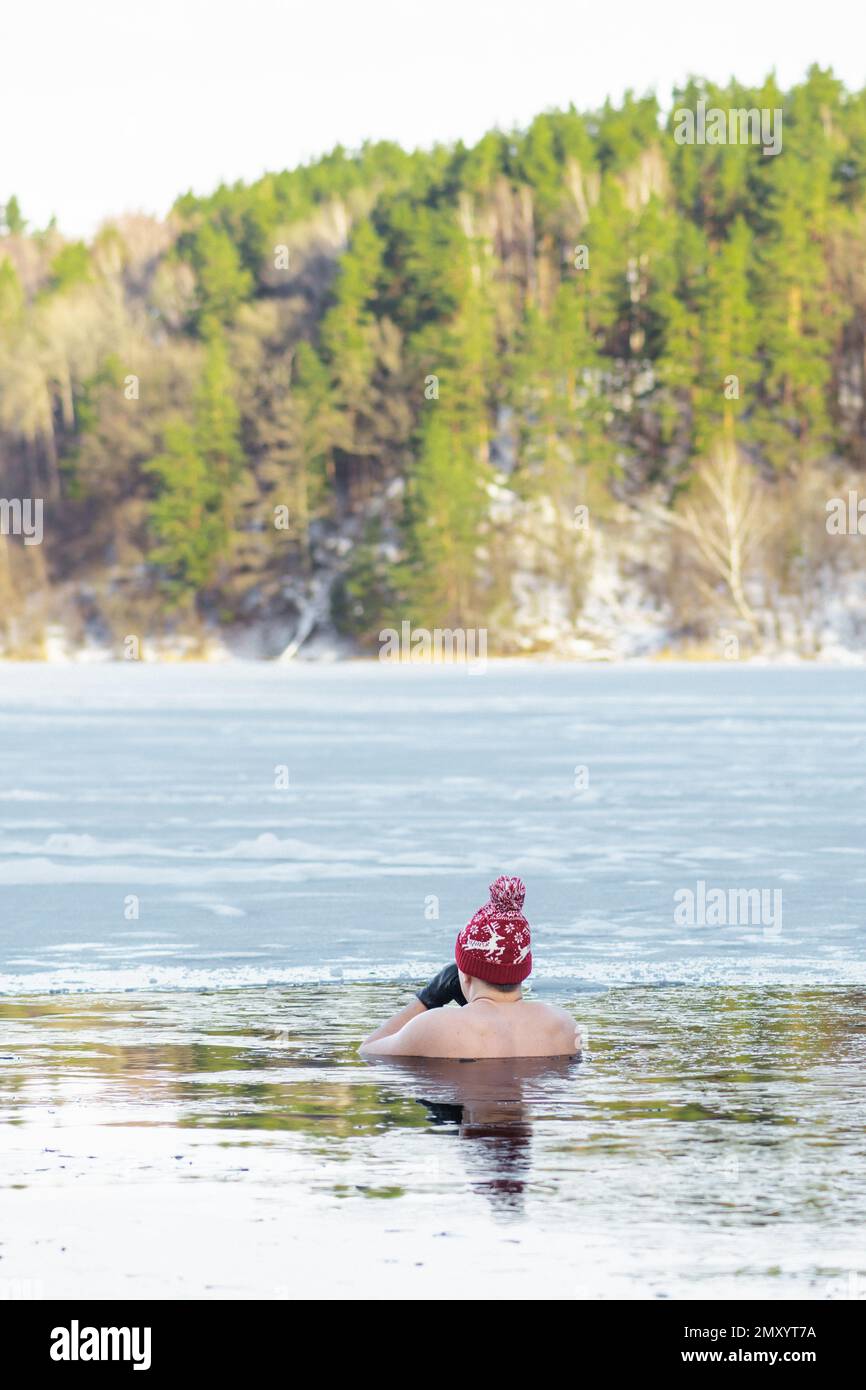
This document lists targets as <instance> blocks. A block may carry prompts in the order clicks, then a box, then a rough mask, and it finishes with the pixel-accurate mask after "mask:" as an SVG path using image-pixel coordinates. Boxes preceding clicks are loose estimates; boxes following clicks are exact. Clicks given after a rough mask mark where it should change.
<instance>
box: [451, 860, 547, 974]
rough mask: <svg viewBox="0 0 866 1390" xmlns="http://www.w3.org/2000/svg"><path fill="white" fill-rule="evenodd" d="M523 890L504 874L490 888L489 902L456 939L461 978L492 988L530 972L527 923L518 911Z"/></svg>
mask: <svg viewBox="0 0 866 1390" xmlns="http://www.w3.org/2000/svg"><path fill="white" fill-rule="evenodd" d="M525 896H526V889H525V888H524V886H523V884H522V883H521V882H520V879H519V878H506V877H505V876H504V875H503V876H502V877H501V878H498V879H497V880H496V882H495V883H491V885H490V901H489V902H487V903H485V904H484V906H483V907H480V908H479V909H478V911H477V912H476V914H475V916H474V917H473V918H472V921H471V922H470V923H469V924H468V926H465V927H464V928H463V930H462V932H460V933H459V935H458V937H457V945H456V947H455V950H454V956H455V959H456V961H457V965H458V967H459V968H460V969H461V970H462V971H463V973H464V975H472V976H473V978H474V979H476V980H489V981H490V982H491V984H495V985H516V984H519V983H520V981H521V980H525V979H526V977H527V975H528V974H529V973H530V971H531V970H532V954H531V952H530V949H529V946H530V942H529V923H528V922H527V920H526V918H525V917H524V915H523V913H522V912H521V910H520V909H521V908H522V907H523V899H524V898H525Z"/></svg>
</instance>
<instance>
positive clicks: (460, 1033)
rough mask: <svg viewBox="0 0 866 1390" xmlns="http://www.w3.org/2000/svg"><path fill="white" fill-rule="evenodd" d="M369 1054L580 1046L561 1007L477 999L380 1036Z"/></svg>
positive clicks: (479, 1053)
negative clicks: (373, 1052) (373, 1051)
mask: <svg viewBox="0 0 866 1390" xmlns="http://www.w3.org/2000/svg"><path fill="white" fill-rule="evenodd" d="M370 1050H371V1051H372V1050H374V1049H372V1048H371V1049H370ZM375 1051H376V1052H379V1053H382V1054H385V1055H387V1054H390V1055H392V1056H404V1057H567V1056H574V1055H575V1053H577V1052H579V1051H580V1045H579V1043H578V1042H577V1041H576V1037H575V1022H574V1019H573V1018H572V1017H571V1015H570V1014H567V1013H566V1012H565V1010H564V1009H559V1008H556V1007H555V1006H553V1005H550V1004H537V1003H532V1002H529V1001H527V1000H525V999H521V1000H520V1001H519V1002H517V1003H499V1002H494V1001H492V1000H490V999H488V998H482V999H477V1000H474V1001H473V1002H472V1003H470V1004H467V1005H466V1007H465V1008H462V1009H461V1008H457V1007H449V1008H446V1009H432V1010H430V1011H429V1012H428V1013H425V1014H421V1015H419V1016H418V1017H417V1018H413V1019H411V1020H410V1021H409V1022H408V1023H407V1024H406V1025H405V1026H404V1027H403V1028H401V1029H400V1031H399V1032H398V1033H395V1034H393V1035H392V1036H391V1037H390V1038H382V1039H381V1040H380V1042H379V1043H378V1044H377V1045H376V1046H375Z"/></svg>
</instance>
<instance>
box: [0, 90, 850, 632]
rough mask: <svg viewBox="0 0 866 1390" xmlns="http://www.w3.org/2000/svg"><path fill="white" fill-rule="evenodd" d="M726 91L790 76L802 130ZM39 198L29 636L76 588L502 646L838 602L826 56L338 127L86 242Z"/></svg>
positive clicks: (792, 623) (846, 171) (163, 617)
mask: <svg viewBox="0 0 866 1390" xmlns="http://www.w3.org/2000/svg"><path fill="white" fill-rule="evenodd" d="M702 100H705V101H706V102H708V103H710V104H712V105H714V106H717V107H719V108H723V109H728V108H731V109H742V108H760V109H770V110H780V111H782V112H783V115H784V139H783V142H782V145H781V148H780V150H779V152H778V153H776V154H770V155H767V154H765V153H764V151H763V149H762V147H761V146H760V145H756V144H751V143H736V144H733V143H730V144H729V143H726V144H711V143H706V144H697V143H694V144H688V143H680V142H679V141H678V139H676V138H675V129H676V118H675V109H676V108H689V109H692V108H694V107H696V105H697V104H698V103H699V102H700V101H702ZM25 214H26V209H23V210H22V209H21V208H19V206H18V203H17V201H16V199H15V198H14V197H10V198H9V199H8V201H7V202H6V204H5V220H4V222H3V226H2V235H0V494H2V496H4V497H6V498H12V497H19V498H25V497H26V498H34V497H41V498H44V508H45V522H44V542H43V543H42V544H41V545H38V546H37V545H33V546H26V545H24V544H23V543H20V541H19V540H18V539H17V538H14V537H10V538H9V539H8V540H5V541H4V540H0V643H2V645H3V647H4V648H5V650H7V651H8V652H18V653H23V654H28V653H29V654H36V653H37V652H38V651H39V650H40V644H41V643H43V642H44V635H45V632H46V631H48V630H50V628H51V626H52V625H60V626H62V627H63V628H64V630H65V631H66V632H67V633H68V634H69V635H70V637H71V640H72V641H73V642H74V643H81V642H83V641H85V640H90V641H95V642H97V643H101V644H103V645H107V646H115V647H116V646H117V645H118V644H119V643H120V642H122V640H123V637H124V636H125V635H127V634H130V633H139V634H147V635H152V636H153V635H157V634H159V633H166V632H175V633H185V634H187V635H195V634H196V633H199V634H200V633H202V632H204V631H211V632H221V633H223V634H226V635H235V636H237V635H238V634H243V633H249V632H252V631H255V632H258V633H259V634H264V635H262V636H261V640H260V642H259V647H258V649H259V650H261V651H262V652H265V653H267V652H271V653H273V652H276V651H278V650H280V649H282V648H283V647H284V646H285V645H286V643H287V642H289V641H290V640H291V639H292V638H293V637H294V638H295V639H296V642H297V641H300V640H303V638H304V637H306V636H307V634H309V633H313V632H315V631H317V630H318V631H319V632H329V633H338V634H342V636H343V637H344V638H345V639H346V641H347V643H351V644H354V645H355V646H356V647H360V648H361V649H365V648H367V649H374V648H375V646H376V642H377V637H378V633H379V631H380V629H382V628H383V627H386V626H389V627H399V625H400V623H401V622H402V621H404V620H407V619H408V620H409V621H411V622H412V623H416V624H419V625H422V626H424V627H426V628H430V629H432V628H436V627H454V626H460V627H463V628H466V627H485V628H487V629H489V632H490V650H491V652H509V651H520V650H527V649H544V648H546V647H547V648H549V647H553V648H554V649H563V650H570V649H574V650H583V649H586V650H596V649H602V650H604V649H609V648H611V647H612V648H613V649H616V645H617V644H616V641H615V635H616V633H618V632H619V633H628V632H632V633H634V634H635V636H634V641H633V643H632V647H633V648H635V647H639V646H640V643H641V642H648V643H650V645H652V644H655V646H656V647H659V646H663V645H665V644H666V643H667V644H668V645H673V646H682V645H683V644H699V643H704V644H706V643H710V644H712V642H714V641H715V640H716V637H717V634H718V633H719V631H720V627H721V628H724V629H730V631H731V632H732V633H734V634H735V636H736V640H737V641H740V642H744V643H745V644H746V646H747V648H749V649H754V648H760V647H762V646H763V647H767V646H768V645H769V646H772V645H773V644H776V645H777V646H779V645H780V646H786V647H789V648H790V647H793V648H795V649H797V650H800V651H805V652H816V651H819V650H821V648H822V645H823V644H826V642H827V641H828V640H830V641H831V643H832V641H833V640H838V639H839V628H838V624H837V626H836V627H835V628H834V627H833V623H832V621H831V620H830V619H828V616H827V614H828V604H829V603H830V602H831V598H830V597H828V596H835V598H833V599H832V601H833V602H838V596H839V594H840V593H842V592H843V591H844V592H846V593H849V592H854V593H856V585H857V584H858V583H859V578H860V574H861V572H862V562H859V563H858V553H859V552H858V551H857V547H856V539H852V538H851V537H847V538H845V539H842V540H840V539H838V538H836V537H834V536H831V535H830V534H828V530H827V527H826V525H825V503H826V500H827V499H828V498H830V497H832V496H833V495H834V494H836V493H838V492H839V490H840V488H843V487H846V488H847V487H850V486H856V481H857V477H858V476H859V474H860V472H861V471H862V470H863V468H864V465H866V429H864V426H866V382H864V376H866V266H864V261H863V246H864V242H866V91H864V92H859V93H853V94H852V93H849V92H847V91H846V90H845V89H844V87H843V86H842V84H841V83H840V82H839V81H838V80H836V79H835V78H834V77H833V75H832V74H831V73H829V72H825V71H822V70H820V69H818V68H813V69H812V70H811V71H810V73H809V74H808V76H807V77H806V79H805V80H804V81H803V82H802V83H801V84H799V85H798V86H796V87H794V88H792V89H791V90H790V91H789V92H787V93H783V92H781V91H780V90H778V88H777V87H776V85H775V82H774V81H773V80H772V79H768V81H767V82H766V83H765V84H764V86H763V87H762V88H761V89H760V90H747V89H744V88H741V87H739V86H738V85H736V84H732V85H731V86H729V87H728V88H725V89H720V88H715V87H712V86H709V85H707V84H704V83H701V82H697V81H693V82H691V83H689V85H688V86H687V87H686V88H684V89H683V90H682V91H680V92H677V93H675V99H674V102H673V105H672V108H671V111H670V113H668V114H666V115H665V114H663V113H662V111H661V110H660V107H659V105H658V103H657V101H656V99H655V98H654V97H649V96H648V97H635V96H633V95H627V96H626V97H625V98H624V100H623V101H622V102H621V103H620V104H619V105H615V104H613V103H608V104H606V105H605V106H604V108H603V109H602V110H600V111H597V112H594V113H589V114H581V113H579V112H578V111H577V110H575V109H574V108H571V109H569V110H567V111H554V112H550V113H548V114H545V115H541V116H539V117H538V118H537V119H536V120H534V121H533V122H532V124H531V125H530V126H529V128H528V129H526V130H523V131H517V132H502V131H492V132H490V133H489V134H487V135H485V136H484V138H483V139H481V140H480V141H479V142H478V144H476V145H475V146H473V147H471V148H469V147H465V146H464V145H462V144H457V145H456V146H447V147H446V146H439V147H436V148H434V149H432V150H429V151H418V152H414V153H407V152H405V151H403V150H402V149H400V148H399V147H398V146H396V145H394V144H390V143H378V144H370V145H368V146H365V147H364V148H363V149H362V150H360V151H358V152H355V153H350V152H347V151H345V150H343V149H339V148H338V149H336V150H334V151H333V153H331V154H329V155H327V156H326V157H324V158H322V159H320V160H318V161H316V162H315V163H312V164H310V165H307V166H305V167H302V168H298V169H295V170H291V171H287V172H283V173H275V174H269V175H267V176H265V177H263V178H261V179H260V180H258V181H257V182H255V183H253V184H251V185H243V184H236V185H233V186H231V187H222V188H219V189H218V190H217V191H216V192H215V193H214V194H213V195H212V196H210V197H194V196H193V195H191V194H189V195H186V196H184V197H181V198H180V199H179V200H178V201H177V203H176V205H175V207H174V209H173V211H172V213H171V215H170V216H169V218H168V219H166V221H165V222H159V221H156V220H153V219H148V218H145V217H137V216H136V217H123V218H119V219H117V220H115V221H112V222H108V223H106V224H105V225H104V226H103V227H102V228H101V230H100V231H99V232H98V234H97V235H96V236H95V237H94V239H93V240H92V242H91V243H90V244H84V243H82V242H69V241H66V240H64V238H63V237H62V236H61V235H60V233H59V232H58V231H57V229H56V228H55V227H53V226H52V227H49V228H47V229H45V230H37V229H29V228H28V226H27V224H26V221H25ZM852 586H854V587H853V589H852ZM846 611H848V613H849V617H850V616H851V613H854V618H852V619H851V621H852V622H854V629H852V630H858V629H857V626H856V625H857V623H858V622H860V621H861V617H860V616H858V615H862V611H863V609H862V604H861V606H860V608H859V609H858V608H857V604H856V603H854V604H853V607H852V604H851V603H848V604H847V609H846ZM828 624H829V630H830V638H829V639H828V637H827V632H828ZM611 634H614V637H613V638H612V636H611ZM569 643H571V644H572V645H571V647H570V646H569Z"/></svg>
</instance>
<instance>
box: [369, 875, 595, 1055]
mask: <svg viewBox="0 0 866 1390" xmlns="http://www.w3.org/2000/svg"><path fill="white" fill-rule="evenodd" d="M525 895H526V889H525V888H524V886H523V884H522V883H521V881H520V879H519V878H506V877H504V876H503V877H501V878H498V879H497V880H496V882H495V883H492V884H491V885H490V900H489V902H486V903H485V904H484V906H483V907H481V908H479V910H478V911H477V912H476V914H475V916H474V917H473V918H472V920H471V922H469V924H468V926H465V927H464V928H463V930H462V931H461V932H460V933H459V935H458V937H457V944H456V947H455V951H454V955H455V964H453V965H446V966H445V968H444V970H440V972H439V974H438V975H435V976H434V977H433V979H432V980H431V981H430V983H429V985H426V986H425V988H424V989H422V990H420V991H419V993H418V995H417V996H416V998H415V999H414V1000H413V1001H412V1003H411V1004H408V1005H407V1006H406V1008H405V1009H401V1010H400V1012H399V1013H396V1014H394V1016H393V1018H389V1019H388V1021H387V1023H383V1024H382V1026H381V1028H377V1029H376V1031H375V1032H374V1033H371V1034H370V1036H369V1037H368V1038H365V1039H364V1041H363V1042H362V1043H361V1049H360V1050H361V1053H362V1054H363V1055H364V1056H366V1057H473V1058H474V1057H563V1056H574V1055H575V1054H576V1053H578V1052H580V1035H579V1032H578V1030H577V1028H576V1025H575V1022H574V1019H573V1018H572V1017H571V1015H570V1014H567V1013H566V1012H565V1010H564V1009H558V1008H556V1007H555V1006H553V1005H551V1004H533V1003H530V1002H529V1001H527V1000H525V999H524V998H523V990H522V981H523V980H525V979H526V977H527V975H528V974H529V973H530V971H531V970H532V953H531V950H530V933H529V923H528V922H527V920H526V918H525V917H524V916H523V912H522V908H523V899H524V897H525ZM452 1002H453V1003H456V1004H459V1005H461V1006H464V1005H465V1007H461V1008H459V1009H446V1008H444V1007H443V1005H445V1004H449V1003H452Z"/></svg>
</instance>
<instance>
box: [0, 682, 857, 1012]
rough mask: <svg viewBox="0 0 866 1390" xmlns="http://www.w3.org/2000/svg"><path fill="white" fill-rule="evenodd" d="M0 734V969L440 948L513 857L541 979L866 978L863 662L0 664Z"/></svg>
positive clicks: (317, 976)
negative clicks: (472, 670) (740, 906)
mask: <svg viewBox="0 0 866 1390" xmlns="http://www.w3.org/2000/svg"><path fill="white" fill-rule="evenodd" d="M0 750H2V766H3V782H2V787H0V892H2V901H3V914H2V927H0V992H6V993H9V992H11V993H19V992H21V991H24V990H37V991H40V992H41V991H45V990H54V989H115V988H131V987H144V988H152V987H154V986H157V987H166V986H175V987H178V986H179V987H184V986H189V985H192V986H208V987H221V986H226V985H229V986H237V985H242V984H258V983H273V982H279V983H292V982H299V983H300V982H314V981H321V980H328V979H340V978H342V979H347V980H355V979H357V980H369V979H378V980H383V981H394V980H399V979H401V978H404V977H405V976H407V975H408V976H411V977H414V976H415V975H417V974H418V973H419V972H420V973H421V974H422V975H423V974H425V973H426V972H427V971H428V970H429V969H430V968H431V967H433V966H436V965H438V964H439V963H441V961H442V960H443V959H446V958H449V957H450V955H451V951H452V948H453V941H454V936H455V933H456V930H457V929H458V928H459V927H460V926H462V925H463V924H464V923H465V922H466V921H467V920H468V918H469V916H470V915H471V914H472V912H473V911H474V910H475V908H476V907H478V906H479V905H480V903H481V902H482V901H483V900H484V898H485V896H486V891H485V890H486V887H487V884H488V883H489V882H490V880H491V878H492V877H494V876H495V875H496V874H498V873H500V872H507V873H517V874H520V875H521V877H523V878H524V879H525V881H526V883H527V890H528V891H527V899H526V908H527V914H528V916H529V919H530V921H531V923H532V926H533V930H534V955H535V958H536V962H537V965H536V975H535V982H536V986H537V987H539V988H545V987H555V986H558V985H559V984H565V983H566V982H567V983H568V985H569V986H570V985H571V984H572V983H573V982H578V983H583V984H594V985H595V984H598V985H610V984H620V983H628V982H657V981H665V980H676V981H684V982H689V983H702V982H706V983H718V982H720V981H724V982H733V981H739V982H742V983H748V984H751V985H754V984H759V983H762V982H774V983H786V982H792V983H816V982H828V983H830V982H835V983H846V984H852V983H864V979H866V971H864V958H866V952H864V945H866V921H864V913H863V901H864V887H866V833H864V820H866V795H864V790H866V698H864V677H863V675H862V673H859V672H857V671H834V670H826V669H810V668H800V669H785V670H768V669H755V668H752V669H739V668H733V667H705V666H688V667H675V668H671V667H658V666H657V667H651V668H648V669H633V668H630V669H597V668H586V667H575V666H568V667H561V666H528V665H522V664H509V665H498V666H491V667H489V668H488V670H487V671H486V672H484V673H483V674H475V675H470V674H468V673H467V672H466V671H465V670H461V669H459V668H456V669H455V668H450V669H449V668H434V669H419V668H406V667H402V668H400V667H396V668H395V667H385V666H380V665H377V664H369V665H366V664H360V663H359V664H351V665H341V666H338V667H331V668H326V669H322V668H310V667H303V666H296V667H291V668H285V667H275V666H233V667H196V666H175V667H148V666H135V667H130V666H107V667H90V668H86V667H84V668H82V667H77V668H76V667H70V668H49V667H33V666H11V665H7V666H3V667H0ZM286 782H287V784H288V785H283V784H284V783H286ZM701 883H703V884H704V885H705V889H704V893H705V894H708V893H710V892H711V891H712V890H716V891H720V892H721V893H722V894H723V895H725V897H726V899H727V895H728V894H730V893H731V892H735V893H736V892H746V891H748V892H752V893H754V892H755V891H757V890H760V891H761V892H763V894H764V898H763V903H764V907H765V908H766V909H767V911H764V912H758V911H750V912H748V913H743V912H740V914H739V918H740V919H739V920H729V918H730V917H731V916H734V917H735V918H736V915H737V914H736V913H726V914H723V917H722V920H721V922H715V923H714V922H713V921H712V920H707V921H705V922H701V921H700V920H693V921H688V920H687V921H686V922H685V923H683V921H682V917H681V918H680V920H679V921H678V920H677V916H676V911H675V908H676V906H677V903H678V902H679V901H681V897H680V898H677V897H675V895H677V894H680V895H682V894H683V893H687V894H691V895H693V897H694V898H695V900H696V901H698V899H699V895H700V892H701V890H700V887H699V885H700V884H701ZM749 901H750V904H754V905H757V902H758V899H757V898H753V899H750V900H749ZM773 904H777V905H778V907H779V911H774V910H773ZM437 913H438V916H437V915H436V914H437ZM136 914H137V915H136ZM699 915H700V914H699V913H698V918H699ZM705 916H707V917H709V914H705Z"/></svg>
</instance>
